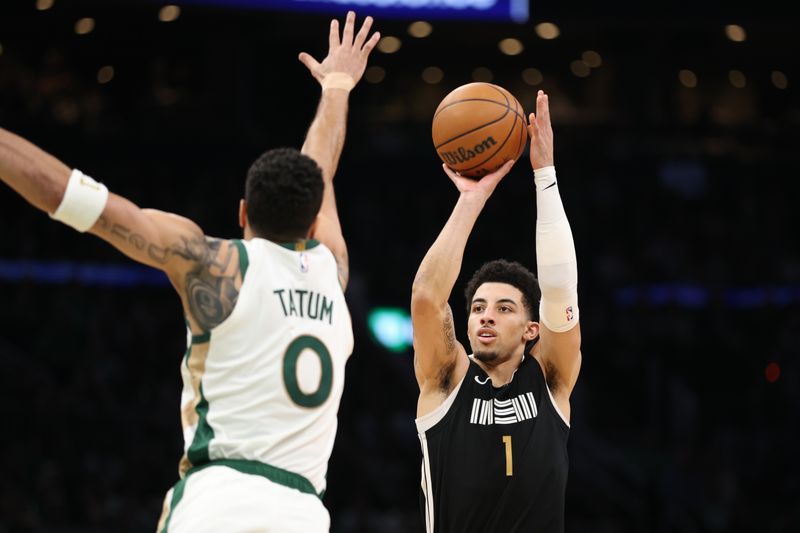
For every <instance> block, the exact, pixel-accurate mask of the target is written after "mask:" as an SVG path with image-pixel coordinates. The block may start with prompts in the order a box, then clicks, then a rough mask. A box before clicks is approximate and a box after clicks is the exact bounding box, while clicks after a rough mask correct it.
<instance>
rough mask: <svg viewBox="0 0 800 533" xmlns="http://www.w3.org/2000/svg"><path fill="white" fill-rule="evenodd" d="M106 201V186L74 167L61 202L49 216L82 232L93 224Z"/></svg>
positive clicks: (100, 213) (101, 212)
mask: <svg viewBox="0 0 800 533" xmlns="http://www.w3.org/2000/svg"><path fill="white" fill-rule="evenodd" d="M107 201H108V188H107V187H106V186H105V185H103V184H102V183H98V182H96V181H95V180H93V179H92V178H90V177H89V176H87V175H85V174H84V173H83V172H81V171H80V170H78V169H77V168H76V169H74V170H73V171H72V174H71V175H70V177H69V182H67V190H66V191H64V198H63V199H62V200H61V204H60V205H59V206H58V209H56V211H55V213H53V214H51V215H50V218H52V219H54V220H58V221H59V222H63V223H64V224H66V225H67V226H71V227H73V228H75V229H76V230H78V231H80V232H81V233H83V232H85V231H88V230H90V229H91V228H92V226H94V224H95V222H97V219H98V218H100V215H102V214H103V209H105V207H106V202H107Z"/></svg>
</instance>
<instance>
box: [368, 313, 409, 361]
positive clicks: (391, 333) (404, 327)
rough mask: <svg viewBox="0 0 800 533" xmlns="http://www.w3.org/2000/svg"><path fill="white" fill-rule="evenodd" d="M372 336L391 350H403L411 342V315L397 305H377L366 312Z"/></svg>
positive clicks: (407, 347) (406, 348)
mask: <svg viewBox="0 0 800 533" xmlns="http://www.w3.org/2000/svg"><path fill="white" fill-rule="evenodd" d="M367 326H368V327H369V332H370V334H371V335H372V337H373V338H374V339H375V340H376V341H377V342H378V344H380V345H381V346H383V347H384V348H386V349H387V350H389V351H392V352H398V353H399V352H404V351H406V350H408V349H409V348H410V347H411V344H412V342H413V341H412V339H413V336H412V328H411V315H409V314H408V311H406V310H405V309H400V308H399V307H377V308H375V309H373V310H372V311H370V312H369V313H368V314H367Z"/></svg>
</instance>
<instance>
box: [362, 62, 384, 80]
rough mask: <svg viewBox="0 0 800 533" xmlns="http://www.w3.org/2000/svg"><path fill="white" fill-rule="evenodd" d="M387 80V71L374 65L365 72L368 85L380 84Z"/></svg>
mask: <svg viewBox="0 0 800 533" xmlns="http://www.w3.org/2000/svg"><path fill="white" fill-rule="evenodd" d="M385 78H386V70H385V69H384V68H383V67H379V66H377V65H373V66H371V67H369V68H368V69H367V70H366V71H365V72H364V79H365V80H367V83H380V82H382V81H383V80H384V79H385Z"/></svg>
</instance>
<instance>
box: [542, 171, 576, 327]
mask: <svg viewBox="0 0 800 533" xmlns="http://www.w3.org/2000/svg"><path fill="white" fill-rule="evenodd" d="M534 182H535V183H536V264H537V269H538V274H539V287H540V288H541V290H542V301H541V302H540V304H539V319H540V320H541V322H542V324H544V325H545V326H546V327H547V329H549V330H551V331H555V332H564V331H569V330H570V329H572V328H573V327H575V324H577V323H578V262H577V259H576V257H575V244H574V243H573V241H572V230H571V229H570V227H569V221H568V220H567V214H566V213H565V212H564V206H563V205H562V204H561V195H560V194H559V192H558V182H557V181H556V169H555V167H553V166H549V167H544V168H540V169H536V170H534Z"/></svg>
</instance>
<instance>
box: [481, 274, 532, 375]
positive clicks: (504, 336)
mask: <svg viewBox="0 0 800 533" xmlns="http://www.w3.org/2000/svg"><path fill="white" fill-rule="evenodd" d="M536 332H537V330H536V323H535V322H532V321H531V320H529V319H528V312H527V311H526V310H525V306H524V305H523V303H522V292H521V291H520V290H519V289H517V288H516V287H514V286H512V285H509V284H507V283H494V282H492V283H484V284H483V285H481V286H480V287H478V290H477V291H475V295H474V296H473V297H472V304H471V306H470V312H469V320H468V322H467V335H468V336H469V343H470V345H471V346H472V352H473V353H474V354H475V357H476V358H477V359H478V360H479V361H482V362H483V363H486V364H489V365H496V364H500V363H503V362H505V361H507V360H509V359H510V358H511V357H512V356H516V354H518V353H519V354H520V355H521V353H520V350H521V349H523V348H524V346H525V342H527V341H528V340H532V339H533V338H534V337H535V335H536Z"/></svg>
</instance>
